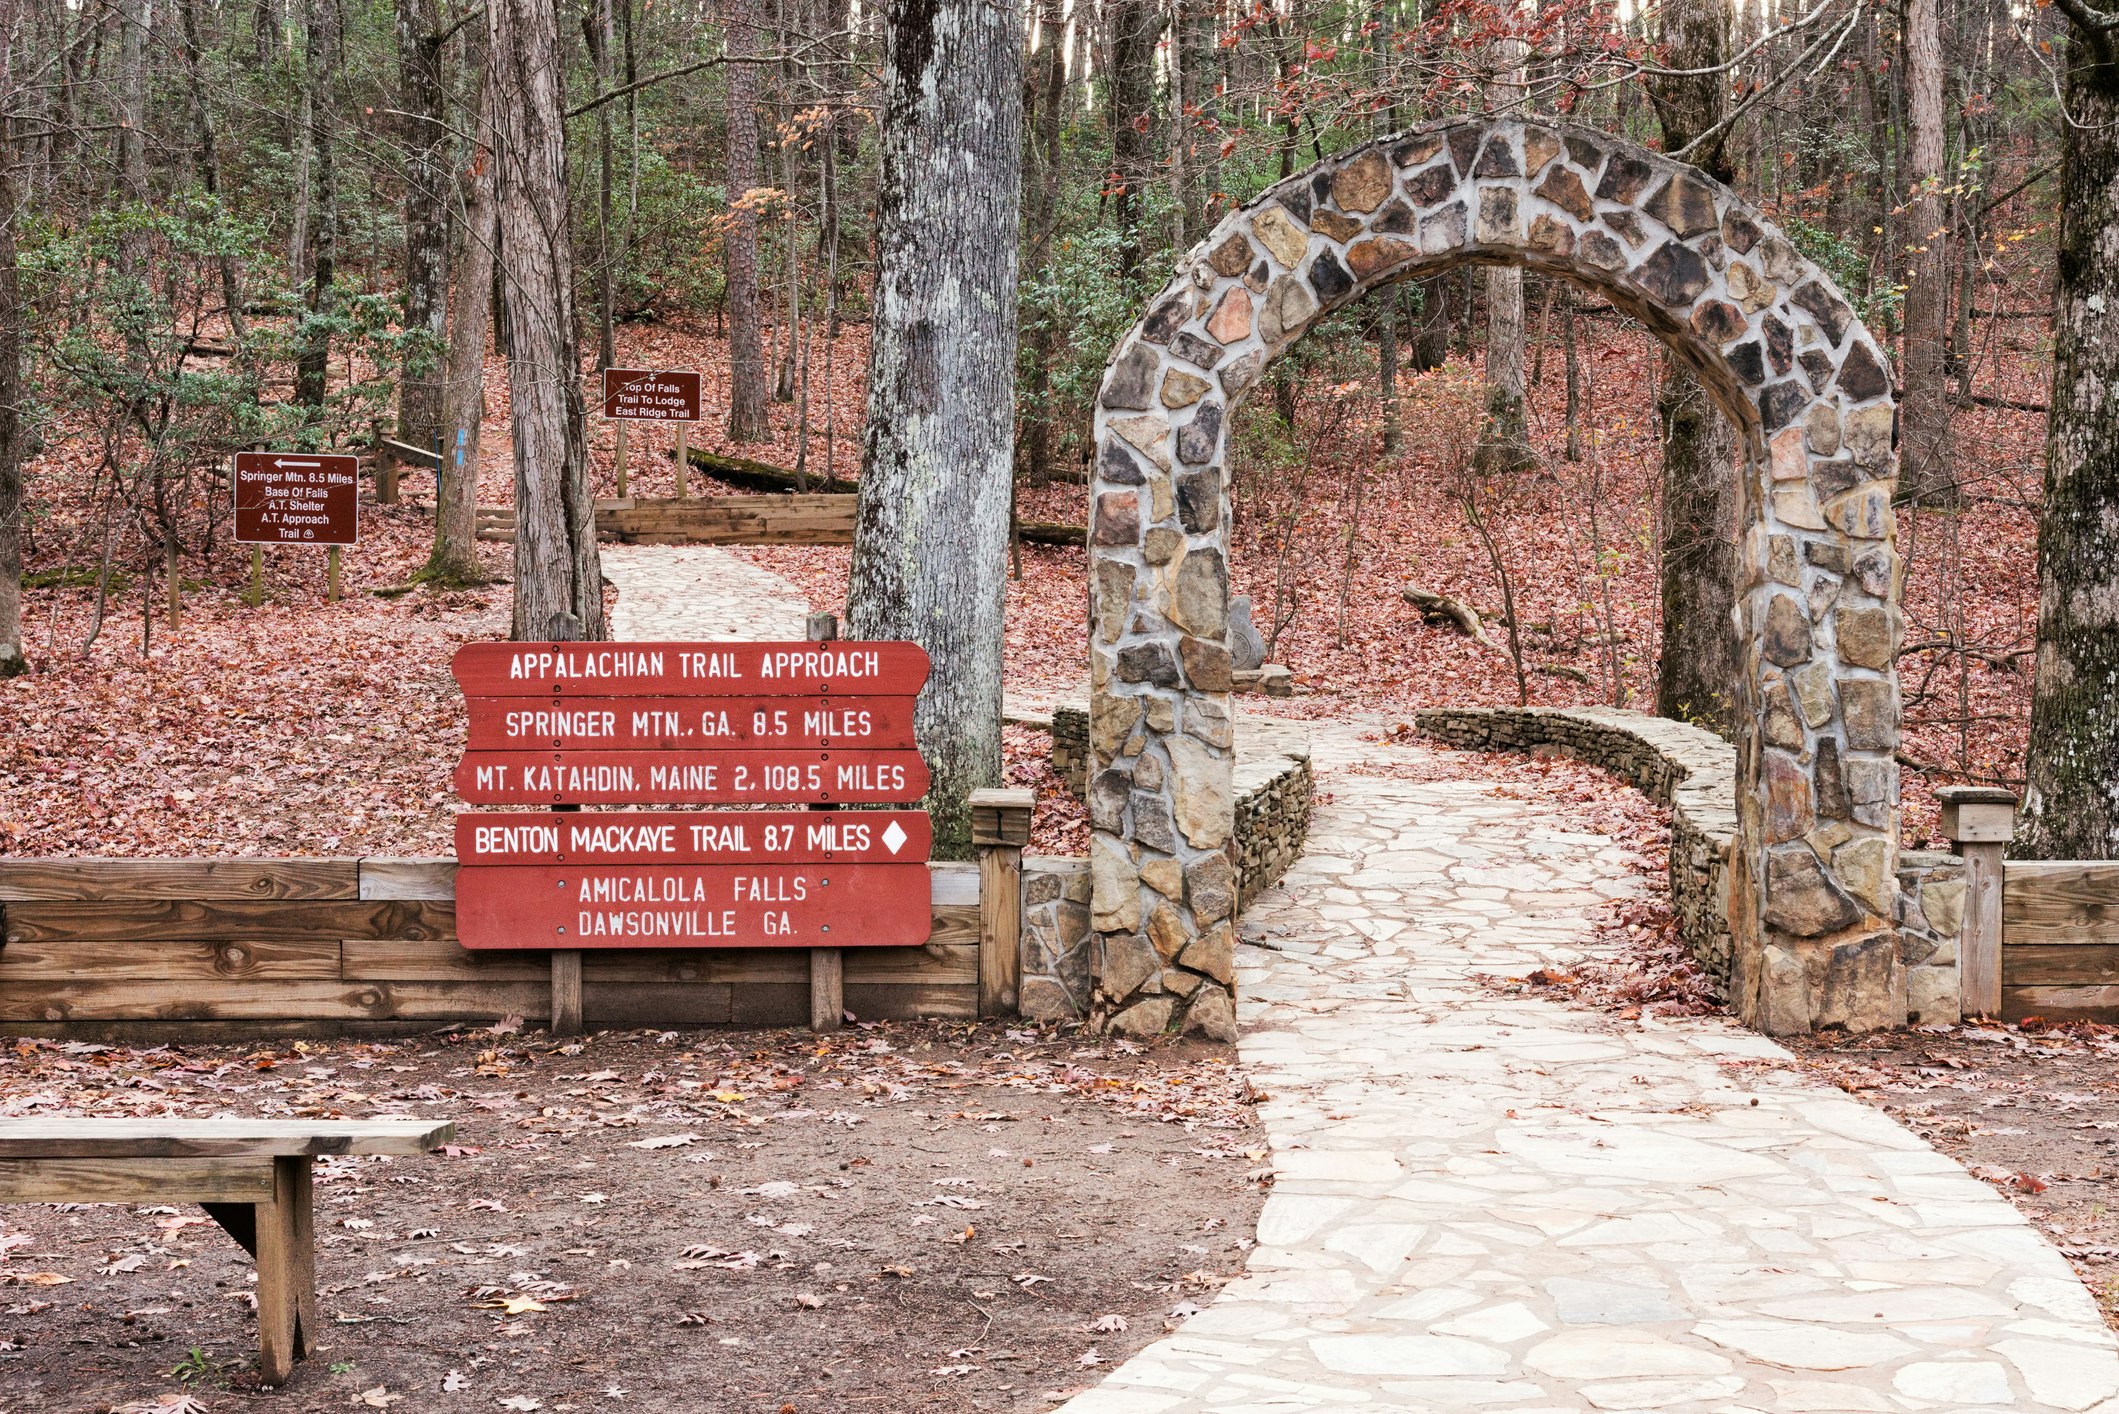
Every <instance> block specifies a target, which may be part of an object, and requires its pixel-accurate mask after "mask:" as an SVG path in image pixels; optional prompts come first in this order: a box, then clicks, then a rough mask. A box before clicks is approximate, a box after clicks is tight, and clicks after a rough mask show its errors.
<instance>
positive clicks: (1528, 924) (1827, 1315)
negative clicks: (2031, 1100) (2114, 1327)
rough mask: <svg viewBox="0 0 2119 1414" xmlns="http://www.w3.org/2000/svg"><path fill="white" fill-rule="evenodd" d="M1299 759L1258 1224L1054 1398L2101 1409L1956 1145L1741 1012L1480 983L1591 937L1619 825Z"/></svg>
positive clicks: (1243, 1045) (1244, 957) (1258, 925)
mask: <svg viewBox="0 0 2119 1414" xmlns="http://www.w3.org/2000/svg"><path fill="white" fill-rule="evenodd" d="M1313 751H1314V761H1315V764H1316V768H1317V772H1318V782H1317V786H1318V790H1319V793H1320V804H1319V807H1318V810H1317V814H1316V818H1315V821H1314V823H1313V825H1312V829H1311V835H1310V845H1309V852H1308V853H1307V855H1306V856H1305V857H1304V858H1303V859H1302V860H1301V861H1299V862H1298V863H1297V864H1296V865H1295V867H1294V868H1293V869H1292V870H1291V871H1290V872H1289V874H1288V875H1287V877H1286V879H1285V880H1284V881H1283V882H1282V884H1281V886H1280V887H1278V888H1277V889H1275V890H1273V891H1272V892H1271V893H1269V894H1268V895H1267V896H1266V897H1265V898H1263V899H1261V900H1260V901H1259V902H1258V903H1257V904H1256V905H1254V906H1253V908H1252V910H1251V912H1250V913H1249V914H1248V915H1247V916H1246V918H1245V923H1244V933H1245V938H1246V942H1247V943H1248V944H1250V945H1249V946H1246V947H1244V948H1243V949H1242V950H1241V962H1240V968H1239V979H1238V990H1239V995H1240V998H1241V1000H1240V1002H1239V1011H1240V1023H1241V1026H1242V1029H1243V1035H1242V1040H1241V1042H1240V1043H1239V1044H1240V1052H1241V1057H1242V1061H1243V1064H1244V1066H1245V1068H1246V1070H1247V1071H1248V1073H1249V1075H1250V1077H1251V1080H1252V1083H1253V1084H1254V1085H1256V1086H1257V1087H1258V1088H1259V1089H1261V1090H1263V1091H1265V1092H1267V1095H1268V1097H1269V1098H1267V1099H1266V1100H1265V1101H1264V1102H1263V1103H1262V1104H1261V1106H1260V1109H1261V1115H1262V1117H1263V1120H1264V1122H1265V1125H1266V1128H1267V1131H1268V1133H1269V1135H1270V1137H1271V1141H1272V1148H1273V1168H1274V1172H1275V1183H1274V1187H1273V1191H1272V1195H1271V1196H1270V1197H1269V1198H1268V1200H1267V1202H1266V1205H1265V1209H1264V1212H1263V1213H1262V1215H1261V1217H1260V1224H1259V1231H1258V1246H1257V1247H1256V1249H1255V1250H1254V1251H1253V1252H1252V1254H1251V1257H1250V1261H1249V1266H1248V1270H1247V1272H1246V1274H1245V1275H1244V1276H1243V1277H1242V1278H1241V1279H1239V1280H1238V1281H1237V1282H1235V1283H1233V1284H1232V1285H1230V1286H1229V1287H1227V1288H1225V1289H1224V1290H1223V1292H1222V1293H1221V1294H1220V1296H1219V1297H1218V1299H1216V1300H1215V1301H1213V1302H1212V1303H1211V1304H1209V1305H1208V1306H1207V1307H1206V1309H1205V1310H1203V1311H1201V1312H1200V1313H1199V1314H1197V1315H1195V1316H1193V1317H1192V1318H1191V1319H1190V1320H1189V1321H1187V1322H1186V1323H1185V1324H1184V1325H1183V1326H1182V1327H1180V1328H1179V1329H1178V1331H1177V1332H1176V1333H1175V1334H1173V1335H1170V1336H1168V1337H1166V1338H1164V1339H1163V1340H1160V1341H1158V1342H1157V1343H1155V1344H1154V1345H1152V1346H1150V1347H1148V1348H1147V1349H1146V1350H1144V1351H1142V1352H1141V1353H1140V1354H1138V1355H1136V1356H1135V1357H1134V1358H1133V1359H1131V1360H1129V1361H1127V1362H1126V1363H1125V1364H1123V1365H1121V1366H1119V1367H1118V1368H1117V1369H1116V1370H1115V1371H1114V1372H1113V1373H1112V1374H1111V1375H1110V1376H1108V1377H1107V1378H1106V1380H1105V1381H1104V1382H1103V1383H1102V1384H1101V1385H1100V1386H1098V1387H1097V1388H1095V1389H1093V1390H1091V1391H1089V1392H1087V1393H1085V1394H1082V1395H1079V1396H1077V1397H1076V1398H1074V1399H1073V1400H1071V1401H1069V1402H1068V1403H1067V1404H1066V1405H1065V1406H1063V1407H1064V1410H1065V1414H1166V1412H1169V1411H1206V1410H1211V1411H1216V1412H1217V1414H1253V1412H1254V1411H1256V1414H1265V1411H1301V1410H1359V1411H1362V1414H1400V1412H1402V1414H1410V1411H1436V1414H1458V1411H1474V1412H1475V1414H1485V1411H1499V1412H1500V1414H1532V1412H1533V1411H1536V1414H1550V1412H1551V1411H1562V1410H1565V1411H1577V1410H1615V1411H1627V1410H1656V1411H1715V1414H1742V1411H1770V1412H1771V1414H1783V1411H1787V1414H1795V1412H1796V1411H1802V1414H1828V1412H1829V1411H1931V1410H1932V1411H1966V1410H1996V1409H2005V1410H2010V1411H2026V1414H2047V1411H2057V1410H2069V1411H2081V1410H2096V1411H2099V1414H2119V1398H2115V1396H2119V1353H2115V1349H2114V1344H2113V1340H2112V1336H2111V1334H2110V1332H2109V1331H2107V1330H2106V1328H2105V1326H2104V1324H2103V1323H2102V1321H2101V1320H2100V1319H2099V1317H2098V1313H2097V1308H2096V1305H2095V1303H2094V1302H2093V1301H2092V1300H2091V1298H2090V1296H2089V1293H2088V1292H2087V1291H2086V1290H2085V1289H2084V1288H2083V1286H2082V1285H2081V1283H2080V1282H2079V1281H2078V1280H2077V1279H2076V1277H2075V1276H2074V1274H2073V1272H2072V1271H2071V1270H2070V1269H2069V1267H2068V1265H2067V1263H2066V1261H2065V1260H2064V1259H2062V1258H2061V1256H2060V1255H2059V1253H2058V1252H2056V1251H2055V1250H2054V1249H2053V1248H2052V1247H2051V1246H2050V1245H2049V1244H2048V1243H2047V1242H2045V1241H2044V1239H2043V1238H2041V1237H2040V1236H2039V1235H2038V1233H2037V1232H2036V1231H2034V1230H2033V1229H2032V1228H2031V1227H2030V1226H2029V1225H2028V1224H2027V1223H2026V1222H2025V1221H2024V1219H2023V1218H2022V1217H2021V1216H2020V1215H2019V1214H2018V1213H2017V1211H2016V1210H2015V1209H2014V1208H2013V1207H2011V1206H2010V1205H2009V1203H2008V1202H2007V1201H2006V1200H2005V1199H2003V1198H2002V1197H2001V1196H2000V1195H1998V1194H1997V1193H1995V1192H1994V1191H1993V1190H1992V1189H1990V1188H1989V1187H1988V1186H1987V1185H1985V1184H1984V1183H1981V1182H1979V1181H1978V1180H1976V1179H1974V1178H1972V1177H1970V1176H1969V1175H1968V1174H1966V1173H1965V1172H1964V1171H1963V1170H1962V1169H1961V1168H1959V1166H1958V1165H1957V1164H1955V1163H1954V1162H1952V1161H1951V1160H1949V1159H1947V1158H1944V1157H1943V1156H1942V1155H1940V1154H1938V1153H1936V1152H1935V1151H1934V1150H1932V1149H1931V1148H1929V1147H1928V1146H1927V1145H1926V1144H1925V1143H1923V1142H1922V1141H1921V1140H1920V1139H1918V1138H1916V1137H1915V1136H1914V1135H1913V1134H1911V1133H1910V1132H1908V1131H1907V1130H1905V1129H1903V1128H1901V1127H1900V1126H1898V1125H1897V1124H1896V1123H1894V1122H1893V1121H1892V1120H1891V1119H1890V1118H1888V1117H1887V1116H1885V1115H1884V1114H1882V1113H1881V1112H1879V1111H1877V1110H1875V1109H1872V1108H1870V1107H1869V1106H1867V1105H1864V1104H1862V1103H1860V1102H1859V1101H1856V1100H1854V1099H1852V1098H1850V1097H1848V1096H1846V1095H1844V1094H1842V1093H1841V1092H1839V1091H1838V1090H1835V1089H1830V1088H1827V1087H1825V1086H1822V1085H1820V1084H1818V1083H1817V1082H1815V1081H1812V1080H1810V1079H1808V1078H1806V1077H1805V1076H1804V1075H1803V1074H1801V1073H1800V1072H1798V1071H1797V1070H1795V1069H1794V1068H1793V1066H1792V1065H1791V1064H1790V1058H1789V1057H1788V1055H1787V1053H1786V1052H1784V1051H1783V1050H1782V1049H1781V1048H1780V1047H1778V1046H1776V1045H1775V1044H1773V1043H1772V1042H1771V1041H1768V1040H1766V1039H1765V1038H1763V1037H1760V1036H1757V1035H1754V1034H1752V1033H1750V1032H1748V1031H1745V1030H1743V1029H1741V1028H1739V1027H1738V1026H1736V1025H1735V1024H1734V1023H1730V1022H1725V1021H1720V1020H1696V1021H1667V1022H1655V1021H1641V1022H1629V1021H1621V1020H1619V1019H1617V1018H1615V1017H1612V1016H1610V1015H1607V1014H1604V1013H1600V1012H1597V1011H1594V1010H1590V1009H1587V1008H1583V1007H1577V1006H1572V1005H1569V1004H1567V1003H1565V1002H1563V1001H1559V1000H1551V999H1547V998H1545V997H1541V996H1537V995H1528V994H1520V993H1518V994H1510V993H1506V992H1503V991H1501V990H1499V989H1498V988H1497V987H1496V986H1495V985H1494V984H1493V981H1492V980H1491V979H1492V978H1493V977H1494V976H1500V977H1506V976H1510V975H1515V976H1521V975H1522V974H1524V973H1526V972H1528V971H1529V970H1530V969H1532V968H1534V967H1537V966H1540V965H1543V964H1555V963H1558V964H1565V963H1567V962H1569V961H1571V960H1573V959H1576V958H1578V957H1580V956H1581V955H1583V954H1584V952H1585V951H1587V950H1588V949H1589V948H1590V947H1592V946H1593V943H1592V941H1591V938H1590V925H1589V922H1588V916H1589V915H1590V914H1591V913H1592V912H1593V911H1594V910H1596V909H1598V908H1599V907H1600V906H1601V905H1603V904H1604V903H1605V902H1606V901H1607V900H1610V899H1612V898H1613V897H1615V896H1619V895H1624V894H1626V893H1627V892H1628V891H1630V890H1631V889H1633V888H1634V887H1635V884H1634V881H1633V878H1632V876H1631V875H1630V874H1629V872H1628V870H1627V867H1626V861H1625V858H1624V855H1623V854H1622V852H1621V850H1620V849H1619V848H1618V847H1617V846H1615V845H1614V844H1612V843H1611V842H1610V841H1608V840H1606V839H1604V838H1602V837H1600V836H1595V835H1588V834H1582V833H1579V832H1576V831H1573V830H1571V829H1569V828H1568V826H1567V825H1566V823H1565V822H1564V821H1563V820H1562V819H1561V818H1559V817H1558V816H1557V815H1556V814H1555V813H1554V812H1552V811H1551V810H1549V809H1546V808H1544V807H1541V806H1539V805H1538V804H1536V803H1531V802H1525V801H1520V800H1515V799H1510V798H1503V797H1498V796H1495V795H1493V794H1491V793H1490V792H1489V791H1488V790H1487V789H1486V788H1485V787H1484V786H1482V784H1481V783H1480V781H1479V780H1478V779H1477V776H1476V767H1470V766H1468V767H1467V769H1468V771H1470V772H1471V774H1469V775H1468V776H1467V777H1466V778H1465V779H1461V780H1449V781H1442V782H1433V781H1426V782H1423V781H1419V780H1414V779H1407V778H1405V777H1403V776H1402V775H1401V776H1400V777H1398V778H1394V777H1393V776H1392V775H1390V774H1389V772H1390V771H1391V769H1392V768H1393V767H1394V766H1400V765H1402V764H1404V763H1408V762H1411V761H1413V760H1414V759H1415V758H1418V757H1420V756H1421V755H1422V754H1423V752H1422V749H1420V748H1415V747H1404V746H1389V745H1379V744H1377V743H1374V742H1368V741H1363V740H1362V739H1361V736H1360V733H1359V732H1358V730H1356V729H1355V728H1353V727H1348V726H1338V727H1325V728H1318V729H1315V730H1314V735H1313ZM1468 759H1469V758H1467V760H1468Z"/></svg>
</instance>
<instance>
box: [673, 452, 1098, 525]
mask: <svg viewBox="0 0 2119 1414" xmlns="http://www.w3.org/2000/svg"><path fill="white" fill-rule="evenodd" d="M685 451H686V453H687V456H686V460H687V461H688V462H690V464H691V465H692V466H693V467H694V468H695V469H696V470H698V471H700V472H703V473H704V474H706V475H707V476H711V477H712V478H713V479H714V480H716V481H718V482H720V483H721V484H722V485H724V486H738V487H741V488H743V489H744V490H746V491H792V490H794V489H795V474H794V473H793V472H791V471H788V470H785V469H784V468H782V467H777V466H774V465H772V464H771V463H770V462H761V461H752V460H751V459H750V458H748V457H731V456H727V455H725V454H723V453H720V452H708V451H702V450H700V449H699V448H697V447H687V448H686V449H685ZM670 455H671V456H675V455H676V452H675V451H674V450H672V451H671V453H670ZM809 489H810V490H811V491H812V492H817V493H823V494H827V495H842V496H843V495H852V494H853V493H854V491H855V489H856V488H855V486H854V483H853V482H851V481H845V480H841V479H839V478H836V477H834V478H831V479H829V480H827V479H826V478H824V477H821V476H813V477H811V478H810V480H809ZM1016 529H1017V533H1018V534H1019V535H1020V536H1021V538H1022V539H1023V540H1025V541H1027V542H1028V543H1030V544H1032V545H1087V544H1088V543H1089V532H1088V529H1087V527H1085V526H1079V525H1069V524H1066V523H1064V522H1061V521H1050V520H1026V521H1023V522H1021V523H1020V524H1019V525H1018V526H1017V527H1016Z"/></svg>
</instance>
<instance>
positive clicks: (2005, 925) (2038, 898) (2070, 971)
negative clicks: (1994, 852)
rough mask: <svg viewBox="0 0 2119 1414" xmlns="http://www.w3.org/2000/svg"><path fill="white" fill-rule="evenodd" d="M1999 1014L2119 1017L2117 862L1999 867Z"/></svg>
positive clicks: (2018, 863)
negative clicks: (2000, 883) (2001, 870)
mask: <svg viewBox="0 0 2119 1414" xmlns="http://www.w3.org/2000/svg"><path fill="white" fill-rule="evenodd" d="M1967 912H1968V913H1969V912H1970V910H1969V909H1968V910H1967ZM2001 1014H2002V1016H2003V1017H2004V1018H2006V1019H2007V1020H2010V1021H2019V1020H2021V1019H2022V1018H2024V1017H2026V1016H2042V1017H2047V1018H2050V1019H2053V1020H2059V1019H2062V1018H2070V1019H2082V1020H2090V1021H2105V1022H2110V1021H2119V863H2103V862H2083V861H2077V860H2052V861H2048V860H2028V859H2012V860H2010V861H2008V863H2007V864H2006V865H2005V866H2004V868H2003V873H2002V885H2001Z"/></svg>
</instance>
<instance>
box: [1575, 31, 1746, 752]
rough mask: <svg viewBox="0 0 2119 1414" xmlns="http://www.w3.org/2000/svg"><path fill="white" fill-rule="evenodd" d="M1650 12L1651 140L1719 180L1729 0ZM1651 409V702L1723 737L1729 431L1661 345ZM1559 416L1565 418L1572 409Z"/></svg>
mask: <svg viewBox="0 0 2119 1414" xmlns="http://www.w3.org/2000/svg"><path fill="white" fill-rule="evenodd" d="M1660 16H1661V20H1662V35H1661V39H1662V41H1663V52H1664V64H1665V66H1666V67H1667V68H1669V69H1672V70H1676V71H1679V72H1676V73H1672V74H1670V75H1668V76H1666V77H1662V78H1658V79H1656V80H1655V81H1653V82H1651V83H1650V84H1649V85H1648V95H1649V98H1650V99H1651V100H1652V101H1653V102H1654V104H1655V111H1656V117H1657V119H1658V120H1659V122H1660V123H1661V125H1662V129H1663V148H1664V150H1665V151H1669V152H1675V151H1679V150H1681V149H1685V148H1688V147H1691V146H1692V145H1693V144H1694V143H1698V144H1699V146H1698V147H1697V148H1695V149H1694V150H1693V151H1692V152H1691V154H1690V155H1691V158H1692V161H1693V162H1694V163H1695V164H1696V165H1697V166H1699V167H1700V169H1701V170H1702V171H1704V172H1706V173H1707V175H1708V176H1710V177H1713V178H1715V179H1716V180H1717V181H1723V182H1727V181H1730V180H1731V179H1732V178H1733V177H1734V176H1735V173H1734V172H1733V171H1731V170H1730V166H1729V158H1728V156H1727V153H1728V146H1727V143H1726V136H1727V130H1726V128H1725V127H1724V126H1723V125H1724V120H1725V119H1726V118H1727V117H1728V112H1729V82H1728V79H1727V77H1726V76H1725V75H1724V74H1723V73H1721V72H1718V70H1719V69H1720V68H1721V66H1723V65H1724V64H1726V63H1727V62H1728V60H1729V28H1730V25H1731V23H1732V22H1733V20H1734V15H1733V14H1732V12H1731V6H1730V5H1729V3H1728V0H1665V3H1664V5H1663V7H1662V10H1661V12H1660ZM1571 413H1572V409H1570V414H1571ZM1656 415H1657V418H1658V421H1659V422H1660V424H1661V429H1660V430H1661V433H1662V443H1663V517H1662V531H1663V534H1662V540H1663V544H1662V551H1663V562H1662V601H1663V641H1662V652H1661V654H1660V655H1659V656H1658V657H1657V660H1656V687H1655V709H1656V712H1657V713H1658V714H1659V715H1661V716H1665V717H1672V718H1676V719H1678V720H1680V721H1687V722H1697V723H1698V724H1700V725H1701V726H1704V727H1709V728H1712V729H1713V730H1715V731H1718V732H1721V733H1722V734H1723V735H1725V736H1726V735H1728V734H1729V733H1730V732H1731V731H1733V730H1734V728H1735V706H1736V704H1735V702H1734V700H1733V695H1732V694H1733V691H1734V687H1735V684H1736V682H1737V680H1738V678H1739V677H1740V676H1741V673H1742V668H1743V656H1742V644H1741V642H1740V641H1739V639H1738V637H1737V630H1736V620H1735V617H1734V610H1735V606H1736V537H1737V516H1738V508H1739V504H1740V488H1739V483H1738V478H1737V472H1736V437H1735V432H1734V429H1732V428H1731V427H1730V425H1729V420H1728V419H1727V418H1725V417H1724V416H1722V414H1721V412H1720V410H1719V409H1717V408H1716V407H1715V406H1714V403H1713V402H1712V401H1711V400H1710V399H1709V398H1708V396H1707V392H1706V390H1705V389H1704V388H1702V387H1701V386H1700V382H1699V380H1698V379H1697V378H1695V377H1693V375H1692V371H1691V369H1689V368H1687V367H1686V365H1685V363H1684V361H1683V360H1682V359H1680V358H1678V357H1677V356H1676V355H1675V354H1672V353H1665V354H1664V355H1663V377H1662V387H1661V391H1660V393H1659V394H1658V396H1657V399H1656ZM1568 422H1569V424H1570V428H1571V427H1572V424H1573V422H1574V418H1573V417H1572V415H1570V417H1569V418H1568Z"/></svg>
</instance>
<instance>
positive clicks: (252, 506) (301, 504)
mask: <svg viewBox="0 0 2119 1414" xmlns="http://www.w3.org/2000/svg"><path fill="white" fill-rule="evenodd" d="M235 538H236V540H237V541H238V542H239V543H241V544H245V545H354V544H358V543H359V542H360V458H358V457H350V456H340V455H335V454H327V453H322V452H237V453H236V454H235Z"/></svg>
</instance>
